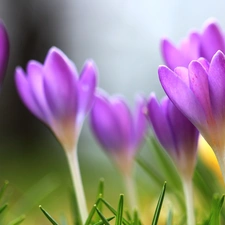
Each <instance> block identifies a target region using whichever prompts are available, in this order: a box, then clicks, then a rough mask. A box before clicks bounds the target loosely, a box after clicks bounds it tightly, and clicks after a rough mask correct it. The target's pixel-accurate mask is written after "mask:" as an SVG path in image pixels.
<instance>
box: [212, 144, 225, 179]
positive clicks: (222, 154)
mask: <svg viewBox="0 0 225 225" xmlns="http://www.w3.org/2000/svg"><path fill="white" fill-rule="evenodd" d="M213 150H214V153H215V155H216V158H217V161H218V163H219V166H220V170H221V172H222V176H223V181H224V182H225V150H224V149H217V148H213Z"/></svg>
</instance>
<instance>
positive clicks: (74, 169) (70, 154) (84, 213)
mask: <svg viewBox="0 0 225 225" xmlns="http://www.w3.org/2000/svg"><path fill="white" fill-rule="evenodd" d="M66 156H67V160H68V163H69V168H70V172H71V176H72V181H73V187H74V191H75V195H76V199H77V203H78V209H79V212H80V216H81V221H82V224H85V221H86V219H87V217H88V210H87V205H86V199H85V194H84V189H83V184H82V179H81V175H80V168H79V162H78V157H77V149H76V148H75V149H73V150H72V151H71V150H70V151H66Z"/></svg>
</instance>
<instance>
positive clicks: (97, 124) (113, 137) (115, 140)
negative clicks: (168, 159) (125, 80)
mask: <svg viewBox="0 0 225 225" xmlns="http://www.w3.org/2000/svg"><path fill="white" fill-rule="evenodd" d="M144 108H145V101H144V99H143V98H141V97H140V98H138V100H137V104H136V110H135V112H134V113H133V114H132V113H131V111H130V109H129V108H128V106H127V103H126V102H125V101H124V100H123V99H122V98H121V97H118V96H117V97H108V96H106V95H105V94H103V93H98V94H97V95H96V98H95V103H94V106H93V108H92V110H91V113H90V125H91V128H92V131H93V134H94V136H95V137H96V139H97V140H98V142H99V143H100V145H101V146H102V148H103V149H104V150H105V151H106V152H107V153H108V154H109V155H110V156H111V157H112V158H113V160H114V161H115V163H116V164H117V165H118V167H119V168H120V170H121V171H122V172H123V173H125V174H127V173H128V174H129V173H130V171H131V167H132V164H133V158H134V156H135V154H136V152H137V150H138V149H139V148H140V145H141V143H142V141H143V139H144V135H145V131H146V119H145V115H144Z"/></svg>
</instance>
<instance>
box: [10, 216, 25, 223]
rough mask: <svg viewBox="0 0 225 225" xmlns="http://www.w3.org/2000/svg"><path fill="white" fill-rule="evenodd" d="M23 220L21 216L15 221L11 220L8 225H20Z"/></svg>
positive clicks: (23, 217)
mask: <svg viewBox="0 0 225 225" xmlns="http://www.w3.org/2000/svg"><path fill="white" fill-rule="evenodd" d="M24 220H25V216H24V215H22V216H20V217H18V218H16V219H15V220H13V221H12V222H10V223H9V224H8V225H19V224H21V223H22V222H23V221H24Z"/></svg>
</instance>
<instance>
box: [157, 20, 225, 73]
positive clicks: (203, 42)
mask: <svg viewBox="0 0 225 225" xmlns="http://www.w3.org/2000/svg"><path fill="white" fill-rule="evenodd" d="M218 50H221V51H222V52H225V37H224V34H223V32H222V31H221V29H220V27H219V25H218V23H217V21H216V20H215V19H208V20H207V21H206V22H205V24H204V26H203V30H202V32H197V31H192V32H190V33H189V35H188V37H187V38H185V39H183V40H182V41H181V43H180V45H179V46H175V45H174V44H172V43H171V41H169V40H168V39H167V38H164V39H162V41H161V53H162V57H163V59H164V62H165V63H166V65H167V66H168V67H169V68H170V69H172V70H174V69H175V68H176V67H177V66H185V67H187V66H188V64H189V63H190V62H191V61H192V60H196V59H198V58H200V57H204V58H206V59H207V60H208V61H209V62H210V61H211V59H212V56H213V55H214V54H215V53H216V52H217V51H218Z"/></svg>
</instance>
